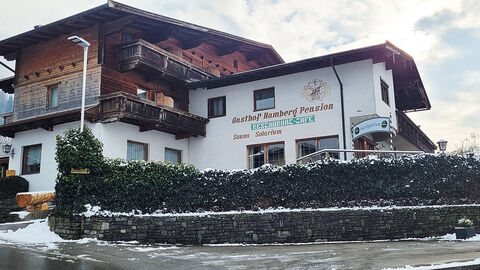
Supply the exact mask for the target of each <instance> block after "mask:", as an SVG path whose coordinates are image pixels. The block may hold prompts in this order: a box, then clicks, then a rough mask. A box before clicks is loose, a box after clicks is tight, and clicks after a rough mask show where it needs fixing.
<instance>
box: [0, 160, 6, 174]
mask: <svg viewBox="0 0 480 270" xmlns="http://www.w3.org/2000/svg"><path fill="white" fill-rule="evenodd" d="M7 170H8V158H0V177H5V176H6V173H7Z"/></svg>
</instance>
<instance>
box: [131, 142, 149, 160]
mask: <svg viewBox="0 0 480 270" xmlns="http://www.w3.org/2000/svg"><path fill="white" fill-rule="evenodd" d="M127 159H128V160H148V144H146V143H140V142H134V141H127Z"/></svg>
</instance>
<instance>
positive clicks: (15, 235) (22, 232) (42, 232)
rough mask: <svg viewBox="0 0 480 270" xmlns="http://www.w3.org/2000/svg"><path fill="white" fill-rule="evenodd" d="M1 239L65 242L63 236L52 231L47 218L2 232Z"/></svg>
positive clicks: (17, 241)
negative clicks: (21, 227)
mask: <svg viewBox="0 0 480 270" xmlns="http://www.w3.org/2000/svg"><path fill="white" fill-rule="evenodd" d="M0 239H1V240H6V241H9V242H16V243H24V244H44V243H53V242H63V241H65V240H63V239H62V238H60V236H58V235H57V234H55V233H54V232H52V231H50V228H49V227H48V223H47V220H46V219H40V220H37V221H35V222H34V223H32V224H30V225H28V226H27V227H25V228H23V229H18V230H16V231H12V230H7V231H3V232H0Z"/></svg>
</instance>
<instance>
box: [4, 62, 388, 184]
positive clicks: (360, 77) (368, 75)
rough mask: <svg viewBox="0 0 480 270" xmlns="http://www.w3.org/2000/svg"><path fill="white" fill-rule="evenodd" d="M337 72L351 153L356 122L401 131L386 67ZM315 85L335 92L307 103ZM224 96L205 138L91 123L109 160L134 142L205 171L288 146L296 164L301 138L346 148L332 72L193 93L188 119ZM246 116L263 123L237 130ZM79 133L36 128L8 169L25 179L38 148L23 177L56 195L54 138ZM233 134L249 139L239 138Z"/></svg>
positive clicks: (24, 136)
mask: <svg viewBox="0 0 480 270" xmlns="http://www.w3.org/2000/svg"><path fill="white" fill-rule="evenodd" d="M336 69H337V72H338V74H339V77H340V79H341V81H342V83H343V87H344V105H345V126H346V136H345V137H346V148H347V149H352V134H351V131H350V129H351V125H352V122H351V119H356V118H358V117H367V116H368V117H371V116H375V115H377V116H385V117H389V116H390V115H392V121H393V125H392V126H393V127H394V128H396V116H395V97H394V89H393V78H392V73H391V71H387V70H385V65H384V64H383V63H378V64H373V63H372V61H371V60H364V61H359V62H354V63H349V64H345V65H339V66H336ZM380 77H381V78H382V79H383V80H385V81H386V82H387V83H388V84H389V86H390V89H389V94H390V106H388V105H386V104H385V103H383V101H382V100H381V90H380ZM314 79H319V80H322V81H324V82H326V83H327V84H328V87H329V89H330V93H329V94H328V95H327V96H325V97H324V98H323V99H322V100H310V99H307V98H306V97H305V96H304V94H303V90H304V86H305V85H306V84H307V83H308V82H309V81H312V80H314ZM269 87H274V88H275V108H274V109H269V110H263V111H256V112H255V111H254V104H253V103H254V99H253V92H254V90H258V89H264V88H269ZM220 96H226V116H224V117H218V118H212V119H210V123H208V124H207V136H206V137H202V136H198V137H191V138H190V139H182V140H176V139H175V136H174V135H172V134H168V133H164V132H159V131H147V132H139V129H138V126H135V125H130V124H125V123H119V122H114V123H108V124H101V123H96V124H92V123H88V126H89V127H90V128H91V129H92V131H93V133H94V134H95V136H96V137H97V138H99V139H100V141H102V143H103V144H104V154H105V156H107V157H111V158H126V156H127V140H132V141H137V142H142V143H146V144H148V146H149V156H148V159H149V160H158V161H164V155H165V147H168V148H173V149H178V150H181V151H182V162H185V163H191V164H193V165H195V166H196V167H197V168H200V169H204V168H218V169H245V168H247V166H248V155H247V146H248V145H253V144H262V143H272V142H284V144H285V161H286V163H287V164H290V163H295V162H296V158H297V150H296V140H299V139H306V138H313V137H324V136H338V139H339V147H340V148H343V138H342V121H341V104H340V85H339V83H338V81H337V78H336V76H335V74H334V72H333V70H332V68H331V67H327V68H322V69H316V70H311V71H305V72H300V73H295V74H290V75H285V76H280V77H275V78H269V79H264V80H259V81H253V82H248V83H243V84H238V85H231V86H226V87H221V88H215V89H209V90H207V89H197V90H192V91H190V112H191V113H193V114H196V115H199V116H203V117H207V116H208V113H207V108H208V99H209V98H213V97H220ZM322 103H323V105H322ZM330 104H332V105H330ZM316 106H320V107H322V106H323V107H324V108H326V109H323V110H318V111H306V110H305V109H306V108H311V107H313V108H315V107H316ZM325 106H326V107H325ZM329 106H332V107H329ZM302 108H303V109H302ZM280 111H284V112H285V111H291V112H290V115H288V116H275V117H266V116H265V114H266V113H274V112H280ZM246 116H255V117H256V116H259V119H258V120H254V121H245V122H239V123H233V121H232V120H233V118H234V117H235V118H238V119H239V118H242V117H246ZM306 116H309V117H311V116H314V121H313V122H309V123H303V124H296V125H285V126H279V127H275V128H265V129H252V124H256V123H262V122H269V121H275V120H282V119H290V118H293V117H297V118H298V117H306ZM78 126H79V123H78V122H72V123H68V124H63V125H57V126H55V127H54V129H53V131H46V130H44V129H35V130H29V131H24V132H18V133H16V134H15V138H14V140H13V147H14V149H15V152H16V154H15V156H14V157H13V158H11V159H10V164H9V166H10V169H14V170H16V172H17V174H20V175H21V166H22V164H21V162H22V149H23V147H24V146H28V145H34V144H39V143H41V144H42V160H41V168H40V173H38V174H30V175H24V177H25V178H26V179H27V180H28V181H29V182H30V190H31V191H38V190H49V189H53V188H54V186H55V178H56V174H57V164H56V162H55V160H54V157H55V137H56V135H62V134H63V133H64V132H65V130H67V129H68V128H76V127H78ZM271 130H281V134H267V135H265V136H259V135H260V133H261V132H266V133H268V132H269V131H271ZM235 135H237V136H238V135H248V136H249V137H248V138H242V139H234V138H235ZM349 157H351V155H349Z"/></svg>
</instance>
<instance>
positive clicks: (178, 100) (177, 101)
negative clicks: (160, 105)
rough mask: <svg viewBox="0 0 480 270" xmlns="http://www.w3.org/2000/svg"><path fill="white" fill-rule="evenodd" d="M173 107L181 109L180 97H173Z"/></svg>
mask: <svg viewBox="0 0 480 270" xmlns="http://www.w3.org/2000/svg"><path fill="white" fill-rule="evenodd" d="M173 108H175V109H180V99H179V98H175V97H174V98H173Z"/></svg>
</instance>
